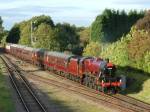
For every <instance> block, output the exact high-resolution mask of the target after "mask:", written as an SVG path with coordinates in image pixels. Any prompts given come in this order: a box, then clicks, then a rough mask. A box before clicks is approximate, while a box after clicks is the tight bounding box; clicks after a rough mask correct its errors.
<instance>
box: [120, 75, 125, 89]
mask: <svg viewBox="0 0 150 112" xmlns="http://www.w3.org/2000/svg"><path fill="white" fill-rule="evenodd" d="M120 77H121V82H122V84H121V89H122V90H125V89H126V81H127V80H126V76H124V75H121V76H120Z"/></svg>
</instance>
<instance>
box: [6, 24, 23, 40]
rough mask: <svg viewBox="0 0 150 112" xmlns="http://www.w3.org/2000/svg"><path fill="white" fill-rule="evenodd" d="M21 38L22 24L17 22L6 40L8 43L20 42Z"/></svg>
mask: <svg viewBox="0 0 150 112" xmlns="http://www.w3.org/2000/svg"><path fill="white" fill-rule="evenodd" d="M19 39H20V26H19V24H15V25H14V26H13V27H12V28H11V30H10V31H9V33H8V36H7V37H6V42H8V43H18V41H19Z"/></svg>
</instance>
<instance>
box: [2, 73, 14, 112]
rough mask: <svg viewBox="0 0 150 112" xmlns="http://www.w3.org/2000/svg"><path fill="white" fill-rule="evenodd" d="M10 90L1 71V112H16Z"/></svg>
mask: <svg viewBox="0 0 150 112" xmlns="http://www.w3.org/2000/svg"><path fill="white" fill-rule="evenodd" d="M14 110H15V108H14V105H13V102H12V98H11V94H10V90H9V88H8V86H7V84H6V78H5V76H4V75H3V74H2V71H1V70H0V112H14Z"/></svg>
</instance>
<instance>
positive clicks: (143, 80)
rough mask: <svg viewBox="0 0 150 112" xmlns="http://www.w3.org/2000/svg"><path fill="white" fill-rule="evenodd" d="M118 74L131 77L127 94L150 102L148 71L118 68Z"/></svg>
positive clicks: (149, 77)
mask: <svg viewBox="0 0 150 112" xmlns="http://www.w3.org/2000/svg"><path fill="white" fill-rule="evenodd" d="M118 74H124V75H126V76H127V77H128V78H129V81H128V83H127V88H126V90H125V91H124V93H125V94H126V95H129V96H131V97H134V98H136V99H139V100H141V101H144V102H147V103H149V104H150V76H149V74H148V73H143V72H138V71H132V70H129V71H127V70H122V69H121V70H118Z"/></svg>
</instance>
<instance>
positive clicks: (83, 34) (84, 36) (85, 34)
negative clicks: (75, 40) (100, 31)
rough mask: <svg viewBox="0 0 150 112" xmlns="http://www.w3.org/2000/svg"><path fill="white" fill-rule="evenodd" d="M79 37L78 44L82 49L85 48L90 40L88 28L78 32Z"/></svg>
mask: <svg viewBox="0 0 150 112" xmlns="http://www.w3.org/2000/svg"><path fill="white" fill-rule="evenodd" d="M79 36H80V42H81V43H80V44H81V46H83V47H86V45H87V44H88V43H89V40H90V28H85V29H83V30H81V31H80V32H79Z"/></svg>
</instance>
